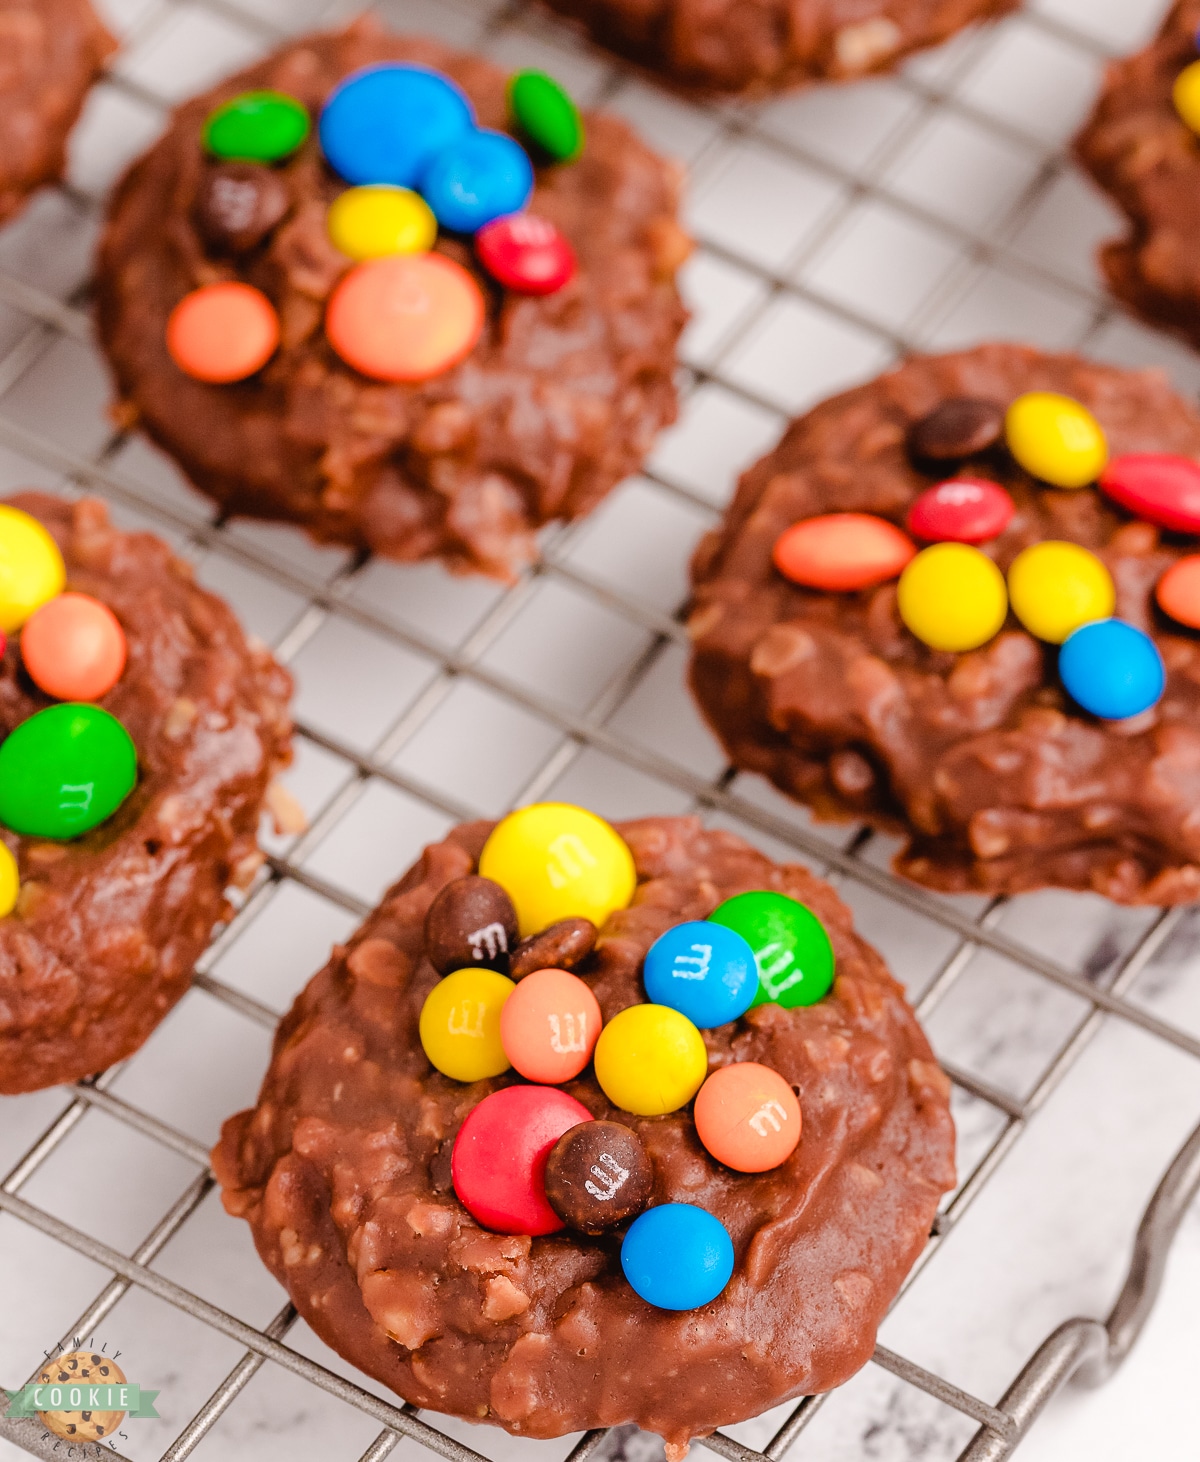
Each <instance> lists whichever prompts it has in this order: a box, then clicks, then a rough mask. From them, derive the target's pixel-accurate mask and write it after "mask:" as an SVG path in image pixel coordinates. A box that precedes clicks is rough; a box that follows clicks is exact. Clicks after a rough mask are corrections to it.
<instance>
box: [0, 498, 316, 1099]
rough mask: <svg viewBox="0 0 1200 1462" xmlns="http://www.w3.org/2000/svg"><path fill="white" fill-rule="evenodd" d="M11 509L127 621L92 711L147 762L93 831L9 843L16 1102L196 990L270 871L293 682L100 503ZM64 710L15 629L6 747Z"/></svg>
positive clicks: (11, 1052) (146, 1030)
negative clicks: (236, 889)
mask: <svg viewBox="0 0 1200 1462" xmlns="http://www.w3.org/2000/svg"><path fill="white" fill-rule="evenodd" d="M8 503H9V504H10V505H11V506H12V507H15V508H19V509H21V510H22V511H23V512H25V513H28V514H30V515H31V516H32V517H35V518H37V519H38V520H39V521H40V522H41V523H42V524H44V525H45V527H46V528H47V529H48V530H49V531H50V533H51V534H52V535H53V537H54V539H55V540H56V541H57V543H58V545H59V547H60V549H61V551H62V556H63V558H64V560H65V563H66V581H67V589H68V591H70V592H72V593H76V594H82V595H89V596H91V597H92V598H93V599H98V600H100V601H101V602H102V603H103V604H105V605H107V606H108V607H109V608H110V609H111V610H112V611H113V613H114V614H115V615H116V617H117V620H118V621H119V622H120V626H121V628H122V630H123V631H124V640H125V644H126V650H127V654H126V660H125V664H124V669H123V672H122V673H121V676H120V679H119V680H118V681H117V683H116V684H115V685H114V686H113V688H112V689H111V690H109V691H108V692H107V694H105V695H103V696H101V697H100V698H99V700H98V702H97V704H98V705H99V706H100V707H102V708H103V710H104V711H107V712H108V713H109V715H110V716H111V717H115V718H116V721H117V722H119V723H120V725H121V726H123V727H124V728H125V730H126V731H127V732H128V734H129V737H130V738H132V742H133V746H134V748H135V750H136V753H137V781H136V785H135V786H134V787H133V790H132V792H130V793H129V795H128V796H126V797H125V798H124V800H123V801H122V802H121V805H120V806H119V808H118V810H117V811H116V812H115V813H113V814H112V815H111V816H109V817H108V818H107V819H106V820H104V821H102V822H100V823H99V825H97V826H94V827H92V828H91V830H89V831H87V832H85V833H84V834H83V835H82V836H79V837H70V836H69V834H63V836H62V838H59V837H57V836H35V835H24V836H18V835H17V834H15V833H13V832H11V831H9V830H8V829H7V828H6V829H4V831H3V833H2V838H3V843H4V847H5V849H6V850H7V851H6V852H5V853H4V859H5V862H6V863H8V859H9V854H11V855H12V856H13V857H15V860H16V865H17V869H18V870H19V875H20V890H19V893H18V894H17V896H16V904H15V907H14V908H13V910H12V912H11V913H10V914H9V915H8V916H7V917H6V918H3V919H0V1092H19V1091H33V1090H36V1089H37V1088H40V1087H44V1086H53V1085H55V1084H56V1083H58V1082H63V1081H74V1080H77V1079H78V1078H80V1077H82V1076H86V1075H88V1074H89V1073H91V1072H93V1071H99V1070H101V1069H102V1068H103V1067H105V1066H109V1065H111V1064H112V1063H113V1062H114V1061H119V1060H121V1059H122V1058H123V1057H125V1056H128V1055H130V1054H131V1053H132V1052H133V1051H135V1050H136V1049H137V1048H138V1046H140V1045H141V1044H142V1042H143V1041H144V1040H145V1039H146V1037H147V1036H148V1035H149V1034H150V1032H151V1031H152V1030H153V1029H154V1027H155V1026H156V1025H157V1024H158V1023H159V1021H160V1020H162V1018H163V1016H164V1015H165V1014H166V1013H167V1011H168V1010H169V1009H170V1008H171V1006H172V1005H174V1004H175V1002H176V1001H177V1000H178V999H179V998H180V996H181V995H182V994H183V993H184V991H185V990H186V989H187V987H188V982H189V980H190V978H191V972H192V965H193V964H194V962H195V960H196V958H197V956H198V955H199V954H200V952H201V950H203V948H204V947H205V945H206V944H207V943H208V941H209V938H210V937H211V934H212V930H213V925H214V924H216V923H217V922H218V921H220V920H221V919H223V918H225V917H226V916H227V912H228V909H227V904H226V890H227V888H229V886H230V885H243V886H244V885H247V884H248V883H249V881H250V880H251V879H252V878H253V876H254V874H255V872H256V871H257V869H258V867H259V866H260V864H261V862H262V855H261V854H260V853H259V851H258V847H257V843H256V833H257V828H258V820H259V815H260V813H261V811H262V809H263V805H264V799H265V798H266V796H267V789H268V785H269V784H270V782H271V779H272V777H273V776H274V775H275V773H276V772H277V771H278V770H279V769H280V768H281V767H283V766H284V765H286V764H287V762H288V761H289V760H290V757H291V752H290V734H291V726H290V723H289V720H288V712H287V701H288V697H289V695H290V693H291V679H290V677H289V676H288V674H287V672H286V671H285V670H283V669H281V668H280V667H279V666H278V665H277V664H276V663H275V662H274V661H273V660H272V659H271V657H270V655H269V654H268V653H267V651H266V650H265V649H264V648H263V647H261V646H258V645H255V644H252V643H249V642H248V641H247V640H246V637H245V636H244V635H243V633H242V631H241V629H240V628H239V626H238V624H237V621H236V620H235V619H234V616H233V614H232V613H231V611H230V610H229V609H228V607H227V606H226V605H225V604H223V603H222V602H221V601H220V600H219V599H217V598H216V597H215V596H214V595H212V594H210V593H208V592H206V591H205V590H203V589H201V588H199V587H197V585H196V584H195V582H194V581H193V577H192V570H191V566H190V565H189V564H187V563H185V562H183V561H182V560H181V559H178V558H176V557H175V555H174V554H173V553H172V552H171V550H170V549H169V548H168V547H167V545H166V544H164V543H162V542H160V541H159V540H158V539H157V538H154V537H152V536H151V535H150V534H148V533H121V532H118V531H116V530H115V529H114V528H112V527H111V526H110V525H109V522H108V515H107V512H106V510H105V508H104V506H103V504H101V503H99V502H97V501H94V500H86V499H85V500H83V501H80V502H74V503H72V502H67V501H65V500H63V499H60V498H56V497H51V496H48V495H46V494H44V493H32V492H31V493H21V494H19V495H17V496H15V497H12V498H10V499H8ZM6 567H7V565H6ZM54 704H55V702H53V701H52V700H51V698H50V697H49V696H48V695H46V694H44V693H43V692H42V691H41V690H39V689H38V687H37V686H36V685H35V684H34V682H33V680H32V679H31V678H30V676H29V674H28V673H27V670H26V667H25V665H24V663H23V660H22V654H21V641H20V638H19V636H17V635H15V634H14V635H10V636H9V637H8V644H7V647H6V649H5V651H4V655H3V660H2V661H0V733H2V734H3V737H4V738H5V739H4V741H3V743H0V754H2V753H3V751H4V748H5V747H7V746H8V745H9V742H10V739H11V738H12V737H13V733H14V732H15V731H16V729H17V728H18V727H23V726H25V725H28V724H29V723H30V718H31V717H33V716H34V715H35V714H36V713H38V712H41V711H44V710H46V708H48V707H50V706H51V705H54ZM106 719H107V718H106ZM109 724H111V722H110V723H109ZM7 769H8V768H6V770H7ZM0 780H2V779H0ZM63 790H64V791H65V792H68V793H71V794H72V795H73V796H75V797H84V796H85V795H90V794H91V792H92V788H91V787H90V786H89V787H87V788H84V787H80V786H73V787H65V788H64V789H63ZM0 791H4V792H5V794H6V797H7V795H8V789H5V788H3V787H2V786H0ZM8 866H9V867H11V863H9V864H8Z"/></svg>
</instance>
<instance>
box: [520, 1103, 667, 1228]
mask: <svg viewBox="0 0 1200 1462" xmlns="http://www.w3.org/2000/svg"><path fill="white" fill-rule="evenodd" d="M653 1192H654V1165H653V1164H652V1163H651V1161H650V1155H649V1153H648V1152H647V1151H646V1148H645V1144H644V1143H643V1142H642V1139H641V1138H640V1137H639V1136H638V1135H637V1133H636V1132H634V1131H633V1129H632V1128H630V1127H624V1126H622V1125H621V1123H620V1122H581V1123H580V1124H579V1126H578V1127H572V1128H571V1130H570V1131H569V1132H564V1133H563V1135H562V1136H561V1137H560V1138H559V1139H558V1141H557V1142H556V1143H555V1144H554V1146H553V1147H552V1148H551V1149H550V1156H549V1157H548V1158H547V1159H546V1198H547V1201H548V1202H549V1204H550V1207H551V1208H553V1209H554V1211H555V1213H557V1214H558V1216H559V1218H561V1219H562V1221H563V1222H564V1223H565V1224H567V1225H568V1226H569V1227H570V1228H574V1229H579V1231H580V1232H581V1233H585V1234H601V1233H603V1232H604V1231H605V1229H610V1228H616V1226H617V1225H618V1224H620V1223H624V1222H625V1221H626V1220H627V1219H630V1218H633V1217H635V1216H636V1215H637V1214H639V1213H641V1211H642V1209H643V1208H645V1206H646V1204H647V1203H649V1201H650V1196H651V1194H652V1193H653Z"/></svg>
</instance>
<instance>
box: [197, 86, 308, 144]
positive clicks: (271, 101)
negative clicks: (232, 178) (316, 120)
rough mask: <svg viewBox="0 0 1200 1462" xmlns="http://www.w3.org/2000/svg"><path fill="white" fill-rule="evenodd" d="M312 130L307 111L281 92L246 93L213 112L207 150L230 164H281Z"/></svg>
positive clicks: (206, 127) (206, 128)
mask: <svg viewBox="0 0 1200 1462" xmlns="http://www.w3.org/2000/svg"><path fill="white" fill-rule="evenodd" d="M311 127H312V122H311V120H310V118H309V115H308V108H307V107H306V106H304V104H303V103H302V102H298V101H297V100H296V98H295V97H294V96H287V95H285V94H284V93H283V92H281V91H244V92H242V94H241V96H235V97H234V98H233V99H232V100H231V101H227V102H224V103H222V105H221V106H219V107H217V108H216V110H215V111H213V112H210V113H209V116H208V120H207V121H206V122H205V124H204V133H203V139H204V146H205V148H206V149H207V150H208V151H209V152H210V153H212V155H213V156H214V157H220V158H224V159H225V160H226V161H227V162H278V161H280V159H282V158H285V157H290V156H291V154H292V153H293V152H295V151H296V149H297V148H298V147H299V146H300V145H301V144H302V143H303V142H304V140H305V138H306V137H307V136H308V134H309V131H310V129H311Z"/></svg>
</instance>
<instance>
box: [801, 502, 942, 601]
mask: <svg viewBox="0 0 1200 1462" xmlns="http://www.w3.org/2000/svg"><path fill="white" fill-rule="evenodd" d="M916 552H917V547H916V544H915V543H913V541H912V539H911V538H909V536H908V535H907V533H902V532H901V531H900V529H899V528H897V527H896V525H895V524H894V523H889V522H888V521H887V519H886V518H877V517H875V516H874V515H873V514H872V513H825V514H823V515H822V516H821V517H819V518H805V519H804V520H803V521H802V522H799V523H793V524H792V526H791V527H790V528H788V529H786V530H785V531H784V532H782V533H781V534H780V535H779V537H778V538H777V539H776V540H775V549H774V552H773V554H772V557H773V558H774V560H775V567H776V568H777V569H778V570H779V572H780V573H781V574H783V576H784V577H785V578H788V579H791V581H792V583H793V584H802V585H803V586H804V587H805V588H806V589H832V590H833V591H835V592H840V593H847V592H849V591H851V590H854V589H869V588H871V587H872V586H873V585H875V584H882V583H884V582H886V580H888V579H894V578H895V577H896V575H897V574H898V573H899V572H900V570H901V569H903V568H904V566H905V564H907V563H908V561H909V559H911V558H913V557H915V555H916Z"/></svg>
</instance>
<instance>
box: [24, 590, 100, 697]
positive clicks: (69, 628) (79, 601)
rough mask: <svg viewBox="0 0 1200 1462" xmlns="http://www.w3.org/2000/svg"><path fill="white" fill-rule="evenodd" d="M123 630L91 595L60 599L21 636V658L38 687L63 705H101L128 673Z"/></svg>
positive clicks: (45, 607)
mask: <svg viewBox="0 0 1200 1462" xmlns="http://www.w3.org/2000/svg"><path fill="white" fill-rule="evenodd" d="M125 652H126V646H125V631H124V630H123V629H122V628H121V622H120V620H118V618H117V616H116V615H115V614H114V613H113V612H112V610H111V609H110V608H109V607H108V605H107V604H102V603H101V602H100V600H99V599H93V598H92V596H91V595H90V594H59V595H58V597H57V598H55V599H51V600H50V601H49V602H48V603H46V604H43V605H42V607H41V608H40V609H38V610H36V611H35V612H34V613H33V614H32V615H31V616H30V618H29V619H27V620H26V621H25V627H24V629H22V631H21V658H22V660H23V661H24V662H25V669H26V670H27V671H28V672H29V675H30V678H31V679H32V680H33V682H34V684H35V685H37V686H39V687H40V688H41V689H42V690H44V691H45V692H46V694H47V695H52V696H56V697H57V698H58V699H59V700H62V701H98V700H99V699H100V698H101V697H102V696H105V695H107V694H108V692H109V691H110V690H111V689H112V688H113V686H114V685H116V683H117V681H118V680H120V678H121V672H122V671H123V670H124V669H125Z"/></svg>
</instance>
